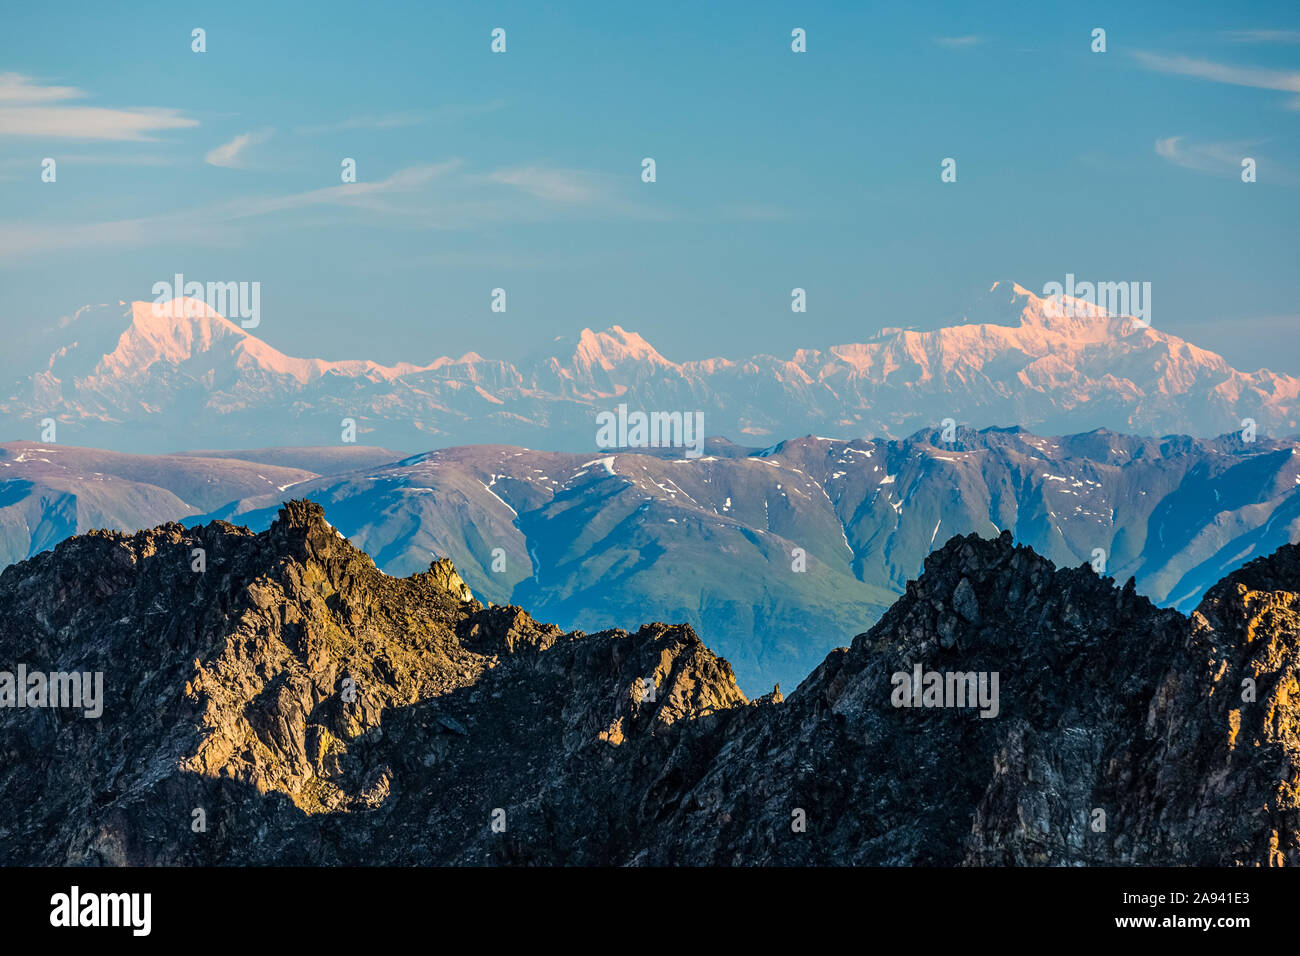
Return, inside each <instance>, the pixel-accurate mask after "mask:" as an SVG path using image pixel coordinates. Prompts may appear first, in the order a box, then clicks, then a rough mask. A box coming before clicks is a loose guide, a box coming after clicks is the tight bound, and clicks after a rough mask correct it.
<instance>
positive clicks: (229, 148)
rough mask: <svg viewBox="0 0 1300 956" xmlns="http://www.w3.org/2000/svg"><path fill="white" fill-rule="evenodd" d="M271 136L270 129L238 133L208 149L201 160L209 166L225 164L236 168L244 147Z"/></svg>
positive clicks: (263, 140)
mask: <svg viewBox="0 0 1300 956" xmlns="http://www.w3.org/2000/svg"><path fill="white" fill-rule="evenodd" d="M270 138H271V130H263V131H261V132H257V133H240V134H239V135H238V136H236V137H235V138H234V139H232V140H231V141H230V142H228V143H222V144H221V145H220V146H218V147H217V148H216V149H213V150H209V151H208V154H207V155H206V156H204V157H203V161H204V162H205V163H207V164H209V165H210V166H226V167H229V168H236V167H238V166H239V165H240V164H241V157H242V155H243V152H244V150H245V149H247V148H248V147H249V146H254V145H256V144H258V143H264V142H266V141H267V140H268V139H270Z"/></svg>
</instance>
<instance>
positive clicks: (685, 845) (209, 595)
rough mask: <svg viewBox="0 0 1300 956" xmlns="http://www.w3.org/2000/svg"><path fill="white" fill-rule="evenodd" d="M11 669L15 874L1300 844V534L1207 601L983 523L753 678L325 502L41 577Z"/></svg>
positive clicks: (39, 561) (2, 593) (1140, 858)
mask: <svg viewBox="0 0 1300 956" xmlns="http://www.w3.org/2000/svg"><path fill="white" fill-rule="evenodd" d="M758 467H765V466H763V465H761V464H760V465H759V466H758ZM196 551H201V552H203V553H204V554H206V556H207V561H206V565H205V566H204V567H202V568H197V567H196V566H195V564H194V559H193V555H194V554H195V552H196ZM629 613H635V612H629ZM0 660H3V661H5V662H7V663H11V662H17V665H20V666H23V667H25V668H27V670H26V671H23V672H20V673H23V674H25V676H26V680H25V681H24V684H25V686H24V687H23V688H22V690H23V692H28V691H30V694H29V696H27V697H26V701H27V706H25V707H16V706H12V698H13V694H14V684H13V681H12V678H13V675H12V673H9V672H6V674H5V675H0V676H3V677H8V678H9V682H8V683H4V682H3V681H0V697H3V696H4V695H5V694H6V693H7V694H8V698H9V700H8V705H7V706H4V707H0V863H3V864H5V865H16V864H44V865H53V864H64V865H67V864H74V865H192V866H216V865H232V864H235V865H238V864H245V865H256V864H273V863H274V864H282V865H283V864H307V865H329V864H345V865H365V866H376V865H421V864H423V865H429V864H460V865H491V864H516V865H519V864H543V865H545V864H570V865H575V864H576V865H604V866H609V865H732V866H734V865H750V864H763V865H810V864H813V865H886V866H897V865H930V866H951V865H976V866H979V865H1009V864H1013V865H1057V866H1069V865H1073V866H1079V865H1098V866H1123V865H1134V864H1139V865H1147V864H1163V865H1198V866H1234V865H1236V866H1240V865H1246V866H1254V865H1259V866H1295V865H1296V864H1300V810H1298V809H1297V807H1298V806H1300V803H1298V801H1297V793H1296V788H1297V783H1296V781H1297V779H1300V736H1298V734H1297V728H1298V727H1300V693H1297V684H1296V673H1297V668H1298V667H1300V547H1297V546H1295V545H1284V546H1283V547H1281V548H1279V549H1278V550H1277V551H1275V552H1274V553H1272V554H1271V555H1268V556H1265V557H1261V558H1258V559H1256V560H1254V561H1251V562H1250V563H1248V564H1247V565H1245V566H1244V567H1242V568H1239V569H1238V570H1236V571H1234V572H1233V573H1232V574H1231V575H1229V576H1228V577H1227V578H1225V579H1224V580H1223V581H1221V582H1219V583H1218V584H1216V585H1215V586H1213V587H1212V588H1210V589H1209V591H1208V592H1207V593H1206V595H1205V596H1204V598H1203V599H1202V600H1201V601H1200V603H1199V604H1198V606H1197V608H1196V610H1195V611H1194V612H1193V613H1192V615H1191V616H1190V617H1184V616H1183V615H1182V614H1181V613H1179V612H1178V611H1176V610H1161V609H1158V608H1156V607H1155V606H1153V605H1152V604H1151V603H1150V602H1149V601H1147V600H1146V599H1145V598H1143V597H1141V596H1140V595H1138V594H1136V593H1135V592H1134V590H1133V588H1132V587H1131V585H1130V586H1126V587H1124V588H1117V587H1115V586H1114V584H1113V582H1111V581H1108V580H1107V579H1105V578H1103V577H1101V576H1099V575H1097V574H1095V573H1093V572H1092V571H1091V570H1090V569H1087V568H1073V569H1057V568H1055V567H1054V566H1053V565H1052V563H1051V562H1050V561H1048V560H1046V559H1045V558H1043V557H1042V556H1040V555H1038V554H1037V553H1036V552H1035V551H1034V550H1033V549H1031V548H1028V547H1023V546H1017V545H1016V544H1014V542H1013V541H1012V536H1011V534H1010V533H1009V532H1007V531H1003V532H1002V533H1001V534H998V535H996V536H994V537H991V538H990V537H981V536H979V535H974V534H971V535H966V536H956V537H953V538H951V539H950V540H948V541H947V542H946V543H945V544H943V545H942V546H941V547H939V548H938V549H937V550H935V551H934V552H933V553H932V554H930V555H929V556H928V557H927V558H926V560H925V567H924V571H923V573H922V574H921V575H920V577H919V578H917V579H916V580H913V581H909V582H908V583H907V584H906V586H905V588H904V593H903V595H902V596H901V597H900V598H899V599H898V601H897V602H896V603H895V604H894V605H893V606H892V607H891V608H890V610H889V611H888V612H887V613H886V614H885V616H884V617H883V618H882V619H881V620H880V621H879V622H878V623H877V624H876V625H875V626H874V627H873V628H871V629H870V630H868V631H866V632H864V633H861V634H859V635H858V636H857V637H855V638H854V639H853V640H852V642H851V644H850V645H849V646H847V647H841V648H838V649H836V650H833V651H832V652H831V653H830V654H828V655H827V656H826V657H825V659H824V660H823V661H822V662H821V663H820V664H819V665H818V666H817V667H816V669H815V670H814V671H813V672H812V673H811V674H810V675H809V676H808V677H807V678H806V679H805V680H804V681H803V682H802V683H801V684H800V685H799V687H798V688H797V689H796V690H795V691H794V693H793V694H791V695H790V697H789V698H788V699H784V698H782V696H781V695H780V694H779V693H776V692H773V693H771V694H767V695H764V696H763V697H761V698H759V699H757V700H753V701H751V700H749V699H748V698H747V697H746V695H745V694H744V693H742V691H741V690H740V689H739V687H738V686H737V685H736V682H735V679H734V674H733V672H732V669H731V667H730V666H729V665H728V663H727V662H726V661H725V660H723V659H720V658H718V657H717V656H715V655H714V654H713V652H712V651H710V650H709V648H708V647H707V646H706V645H705V643H704V642H703V641H702V640H701V639H700V637H699V636H697V634H696V633H695V632H694V631H693V630H692V629H691V628H689V627H687V626H680V625H679V626H668V625H664V624H648V625H645V626H643V627H641V628H639V629H638V630H636V631H635V632H626V631H622V630H606V631H602V632H599V633H595V634H584V633H581V632H571V633H565V632H563V631H561V630H560V629H559V628H557V627H554V626H551V625H545V624H539V623H538V622H537V621H535V620H534V619H533V618H532V617H531V616H530V615H529V614H527V613H526V612H525V611H523V610H522V609H521V608H518V607H503V606H496V607H484V606H483V605H482V604H480V603H479V602H478V601H477V600H475V599H474V598H473V597H472V596H471V595H470V594H469V591H468V589H467V588H466V587H465V585H464V582H463V581H462V580H461V579H460V577H459V576H458V575H457V573H456V571H455V569H454V567H453V566H452V565H451V563H450V562H449V561H446V560H439V561H435V562H432V563H431V564H430V565H429V566H428V568H427V569H426V570H424V571H421V572H419V573H417V574H414V575H411V576H409V577H406V578H394V577H390V576H387V575H385V574H383V573H382V572H380V571H379V570H378V569H377V568H376V567H375V565H374V564H373V562H372V561H371V560H370V559H369V558H368V557H367V556H366V555H365V554H364V553H363V552H361V551H358V550H357V549H356V548H354V547H353V546H352V545H351V544H349V543H348V542H347V541H346V540H345V539H344V538H343V537H342V535H341V534H339V533H338V532H337V531H336V530H335V529H334V528H333V527H332V525H331V524H330V523H329V522H327V521H326V517H325V513H324V512H323V511H322V509H321V508H320V506H319V505H314V504H311V503H309V502H305V501H291V502H289V503H287V504H286V505H285V507H284V508H282V509H281V510H280V511H279V513H278V514H277V516H276V519H275V520H274V521H273V522H272V523H271V525H270V527H269V528H268V529H267V530H266V531H263V532H261V533H258V534H254V533H252V532H250V531H248V530H247V529H243V528H238V527H234V526H232V525H229V524H226V523H223V522H211V523H209V524H206V525H204V526H202V527H192V528H185V527H183V526H181V525H179V524H168V525H164V526H161V527H158V528H156V529H153V530H150V531H140V532H136V533H134V534H129V535H124V534H119V533H111V532H100V533H94V534H89V535H80V536H76V537H74V538H71V539H68V540H65V541H63V542H61V543H60V544H59V545H58V546H56V547H55V548H54V549H53V550H52V551H46V552H42V553H41V554H39V555H37V556H36V557H34V558H32V559H31V560H28V561H24V562H21V563H19V564H17V565H13V566H11V567H8V568H6V569H5V570H4V571H3V572H0ZM32 672H37V673H39V674H41V675H42V677H43V676H44V675H45V674H46V673H49V674H54V675H56V676H57V677H58V680H59V682H60V683H59V685H58V686H59V687H61V688H62V690H61V691H60V693H59V694H55V693H54V692H53V691H50V690H48V688H47V687H46V685H44V684H36V683H32V682H31V678H32V676H33V675H32ZM73 672H76V673H78V674H84V675H86V679H87V681H89V679H90V678H92V677H94V678H95V679H96V680H97V681H98V682H99V690H98V691H96V692H95V694H94V695H93V696H94V698H95V700H94V707H93V708H92V709H88V710H84V711H83V709H81V707H80V705H81V704H84V703H85V702H86V698H85V695H84V694H83V695H82V696H81V697H79V698H74V697H73V696H72V695H71V694H70V692H69V690H68V688H69V687H70V686H73V685H70V684H69V681H68V678H67V675H68V674H70V673H73ZM914 673H915V674H921V673H927V674H929V675H937V680H938V682H939V683H938V686H940V687H941V688H942V687H947V688H948V689H949V690H948V691H947V692H945V693H946V694H947V696H945V695H944V693H938V694H934V695H932V694H931V688H932V682H931V681H930V678H929V677H926V687H927V689H926V690H925V692H924V695H922V694H921V693H920V690H919V685H918V687H917V692H916V693H904V694H900V692H899V688H900V687H905V682H906V681H907V679H908V678H909V675H912V674H914ZM953 675H956V677H957V681H954V680H953ZM900 680H902V681H903V682H904V683H903V684H900ZM964 680H969V681H970V682H971V683H969V684H963V683H961V681H964ZM49 686H50V687H53V686H55V685H49ZM75 686H79V687H85V686H86V685H85V683H81V684H79V685H75ZM963 686H967V687H974V686H978V687H979V688H980V691H979V695H978V696H979V708H978V709H977V708H976V707H975V706H974V701H973V700H972V698H970V697H967V696H966V695H965V694H960V695H958V694H956V693H954V692H953V690H952V689H953V688H958V689H960V688H961V687H963ZM5 687H7V688H8V690H7V691H6V690H5V689H4V688H5ZM987 689H991V691H992V692H991V693H990V694H986V693H985V690H987ZM51 695H52V696H51Z"/></svg>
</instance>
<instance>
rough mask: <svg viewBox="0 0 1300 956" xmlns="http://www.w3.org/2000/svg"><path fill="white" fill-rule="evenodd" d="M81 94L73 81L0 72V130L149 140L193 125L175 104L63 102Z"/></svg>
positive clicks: (49, 135) (60, 136)
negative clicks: (54, 83)
mask: <svg viewBox="0 0 1300 956" xmlns="http://www.w3.org/2000/svg"><path fill="white" fill-rule="evenodd" d="M85 96H86V94H85V93H84V92H83V91H81V90H79V89H77V88H76V87H73V86H46V85H42V84H40V83H37V82H36V81H34V80H33V79H32V78H31V77H29V76H24V75H22V74H20V73H3V74H0V135H3V136H42V137H46V138H56V139H77V140H107V141H124V140H127V141H129V140H151V139H153V138H154V136H153V135H152V134H154V133H159V132H163V131H166V130H174V129H188V128H190V127H193V126H198V125H199V121H198V120H196V119H191V118H189V117H188V116H185V115H183V114H182V113H181V112H180V111H179V110H175V109H167V108H160V107H136V108H131V109H109V108H105V107H98V106H80V105H76V104H73V103H69V102H68V101H69V100H76V99H82V98H84V97H85Z"/></svg>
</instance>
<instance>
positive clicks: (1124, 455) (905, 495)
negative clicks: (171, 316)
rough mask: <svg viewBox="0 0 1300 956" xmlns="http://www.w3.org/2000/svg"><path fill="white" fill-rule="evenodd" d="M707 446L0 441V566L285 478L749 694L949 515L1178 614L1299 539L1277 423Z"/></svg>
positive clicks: (208, 507)
mask: <svg viewBox="0 0 1300 956" xmlns="http://www.w3.org/2000/svg"><path fill="white" fill-rule="evenodd" d="M708 450H716V451H719V452H722V454H706V455H705V456H704V457H703V458H700V459H695V460H687V459H677V458H672V457H660V456H656V455H644V454H634V453H628V452H611V453H608V454H594V455H593V454H591V453H588V454H584V455H575V454H567V453H562V452H541V451H530V450H528V449H522V448H517V447H512V446H500V445H496V446H493V445H479V446H469V447H463V448H451V449H442V450H439V451H435V452H429V453H426V454H420V455H412V456H408V457H402V458H399V456H398V453H395V452H388V451H386V450H384V449H365V448H359V447H357V446H341V447H337V448H334V449H328V448H315V449H261V450H256V451H247V452H241V453H239V454H240V455H245V456H249V457H251V458H255V459H256V462H250V461H248V460H242V461H241V460H237V459H234V458H230V459H220V458H200V457H197V454H200V453H191V454H189V455H186V456H178V457H175V458H172V457H168V456H162V457H150V456H144V457H140V456H130V455H119V454H116V453H103V452H97V451H95V450H93V449H77V448H68V447H65V446H57V445H55V446H51V445H41V444H39V443H32V442H21V443H11V444H8V445H2V446H0V559H3V560H0V564H3V563H7V562H12V561H18V560H21V559H23V558H26V557H29V556H31V555H33V554H35V553H36V552H38V551H41V550H44V549H47V548H50V547H52V546H54V545H55V544H56V543H57V542H58V541H60V540H62V539H63V538H65V537H67V536H69V535H71V534H74V533H77V532H85V531H88V530H90V529H91V528H96V527H104V526H107V527H113V528H117V529H119V530H126V531H134V530H136V529H138V528H140V527H146V526H148V525H149V524H150V523H156V522H158V521H163V520H183V521H184V522H185V523H187V524H193V523H202V522H206V521H208V520H210V519H212V518H221V519H225V520H228V521H231V522H233V523H236V524H246V525H248V526H249V527H251V528H253V529H254V530H262V529H264V528H266V527H269V524H270V522H271V521H272V520H274V518H275V516H276V514H278V512H279V509H280V507H281V505H282V503H283V502H284V501H285V500H286V499H287V498H289V497H301V498H309V499H311V500H314V501H317V502H319V503H321V504H322V505H324V506H325V508H326V509H327V511H328V513H329V515H330V518H331V521H332V522H333V523H334V525H335V526H336V527H337V528H338V529H339V531H340V532H341V533H343V534H344V535H346V536H347V537H348V538H349V539H350V540H351V541H353V542H354V543H355V544H357V545H358V546H359V547H363V548H364V549H365V550H366V551H368V552H369V553H370V554H372V555H373V556H374V559H375V561H376V563H377V564H378V566H379V567H380V569H381V570H383V571H385V572H386V573H388V574H390V575H393V576H405V575H408V574H411V573H414V572H416V571H419V570H421V569H422V568H424V567H426V566H427V565H428V562H429V560H430V558H431V557H432V556H434V555H437V556H439V557H449V558H451V559H452V560H453V561H454V562H455V564H456V567H457V568H458V569H459V571H460V574H461V575H462V577H463V578H464V579H465V581H466V582H467V583H468V585H469V586H470V588H471V589H472V590H473V592H474V593H475V595H476V596H478V597H479V598H480V599H482V600H484V601H490V602H494V603H498V604H507V603H511V604H520V605H525V606H529V607H533V608H536V609H537V611H538V613H545V615H546V616H547V617H548V618H550V619H552V620H555V621H557V622H558V623H560V624H562V625H563V626H565V627H580V628H582V629H584V630H596V629H598V628H602V627H610V626H616V625H618V624H619V623H620V622H622V621H624V620H625V616H626V614H627V609H628V608H629V607H631V608H636V609H637V610H638V612H639V613H640V614H642V615H643V616H646V617H652V618H654V619H657V620H663V621H670V622H685V623H688V624H690V625H692V626H693V627H696V628H697V629H700V630H701V631H702V632H703V631H707V632H708V633H709V634H710V635H711V640H712V641H713V643H714V644H715V646H716V647H717V648H718V649H719V651H721V652H722V653H724V654H725V655H726V656H727V658H728V659H729V660H730V661H731V662H732V664H733V666H734V667H735V668H736V672H737V675H738V678H739V680H740V682H741V685H742V686H743V687H745V688H746V690H748V691H754V690H759V689H763V688H765V687H770V686H771V685H772V684H773V683H776V682H778V681H779V682H781V683H783V684H784V685H786V686H790V683H791V681H793V680H796V679H798V678H799V677H802V676H803V675H804V674H806V673H807V672H808V670H809V669H811V667H812V666H813V665H814V664H815V663H816V661H817V660H818V659H819V658H820V657H821V656H822V655H823V654H825V653H826V652H827V651H828V650H829V649H830V648H831V647H834V646H836V645H837V644H839V643H842V642H843V641H844V640H846V639H847V637H848V636H850V635H852V634H854V633H857V632H858V631H859V630H862V629H863V628H865V627H867V626H869V625H870V624H871V623H872V622H874V621H875V620H877V619H878V618H879V617H880V615H881V614H882V613H883V611H884V609H885V608H886V607H887V606H888V605H889V604H891V603H892V602H893V601H894V599H895V598H896V597H897V595H898V594H900V593H901V592H902V589H903V587H904V586H905V583H906V582H907V581H908V580H909V579H911V578H913V577H915V576H916V574H917V573H919V571H920V569H921V567H922V565H923V562H924V560H925V558H926V556H927V555H928V554H930V552H931V551H933V550H934V549H936V548H938V547H940V546H941V545H942V544H943V542H944V541H946V540H947V539H948V538H950V537H951V536H953V535H957V534H970V533H975V534H979V535H983V536H990V535H997V534H998V533H1000V532H1001V531H1004V530H1008V531H1010V532H1012V534H1013V536H1014V538H1015V540H1016V541H1017V542H1019V543H1023V544H1028V545H1030V546H1032V547H1033V548H1034V549H1035V550H1036V551H1038V552H1039V553H1041V554H1043V555H1045V556H1046V557H1048V558H1050V559H1051V560H1052V561H1054V562H1055V563H1057V564H1058V565H1060V566H1064V567H1071V566H1072V567H1078V566H1080V565H1081V564H1086V565H1089V566H1091V567H1095V568H1097V569H1098V570H1100V571H1102V572H1104V574H1105V575H1107V576H1111V577H1114V578H1115V579H1116V580H1118V581H1124V580H1125V579H1127V578H1128V577H1130V576H1132V577H1134V578H1135V579H1136V584H1137V588H1138V590H1139V591H1140V592H1141V593H1142V594H1144V595H1146V596H1147V597H1149V598H1151V599H1152V600H1154V601H1156V602H1157V603H1160V604H1168V605H1172V606H1174V607H1177V608H1179V609H1181V610H1184V611H1188V610H1191V608H1193V607H1194V606H1195V605H1196V603H1197V601H1199V600H1200V599H1201V597H1202V596H1203V595H1204V593H1205V590H1206V588H1207V587H1208V586H1209V585H1211V584H1212V583H1213V582H1215V581H1217V580H1219V579H1220V578H1222V577H1223V576H1224V575H1225V574H1227V573H1229V572H1231V571H1232V570H1234V569H1235V568H1237V567H1240V566H1241V565H1242V564H1243V563H1245V562H1247V561H1249V560H1251V559H1252V558H1255V557H1258V556H1260V555H1262V554H1266V553H1269V552H1270V551H1272V550H1274V549H1276V548H1277V547H1279V546H1281V545H1283V544H1287V543H1290V542H1295V541H1298V540H1300V443H1297V442H1296V441H1275V440H1270V439H1260V440H1258V441H1255V442H1244V441H1242V439H1241V436H1240V435H1237V434H1233V435H1228V436H1225V437H1223V438H1219V439H1212V440H1202V439H1191V438H1179V437H1169V438H1163V439H1154V438H1141V437H1136V436H1130V435H1120V434H1116V433H1114V432H1108V431H1104V430H1102V431H1095V432H1089V433H1084V434H1080V435H1070V436H1061V437H1040V436H1037V435H1034V434H1032V433H1030V432H1027V431H1025V430H1023V429H1018V428H1017V429H985V430H982V431H979V432H976V431H974V430H971V429H967V428H958V429H956V430H955V431H954V432H953V434H952V441H944V433H943V431H942V430H938V429H934V430H925V431H921V432H918V433H916V434H914V435H911V436H908V437H907V438H904V439H894V440H874V441H867V440H857V441H852V442H845V441H834V440H830V439H826V438H816V437H812V436H809V437H806V438H799V439H792V440H788V441H784V442H780V443H778V444H777V445H774V446H772V447H769V448H765V449H762V450H754V451H751V452H749V453H745V452H744V450H743V449H738V448H736V447H735V446H730V445H725V444H720V443H711V444H710V446H709V449H708ZM201 454H207V453H201ZM257 462H261V463H260V464H259V463H257ZM1090 573H1091V572H1090Z"/></svg>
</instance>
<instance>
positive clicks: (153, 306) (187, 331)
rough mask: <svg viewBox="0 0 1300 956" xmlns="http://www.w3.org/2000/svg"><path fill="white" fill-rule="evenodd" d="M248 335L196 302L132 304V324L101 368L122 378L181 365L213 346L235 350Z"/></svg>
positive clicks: (188, 299)
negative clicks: (158, 366) (158, 365)
mask: <svg viewBox="0 0 1300 956" xmlns="http://www.w3.org/2000/svg"><path fill="white" fill-rule="evenodd" d="M247 335H248V333H246V332H245V331H244V330H243V329H241V328H239V327H238V326H237V325H235V324H234V323H232V322H230V321H229V320H228V319H226V318H224V317H223V316H221V315H218V314H217V313H216V312H214V311H213V310H212V309H210V308H209V307H208V306H207V304H206V303H203V302H200V301H199V300H197V299H190V298H181V299H173V300H171V301H170V302H163V303H158V302H132V303H131V324H130V325H129V326H128V327H127V329H126V331H124V332H123V333H122V337H121V338H120V339H118V342H117V347H116V348H115V349H114V350H113V351H112V352H110V353H108V354H107V355H105V356H104V359H103V362H102V369H103V371H105V372H107V373H110V374H115V375H123V374H132V373H139V372H142V371H144V370H146V369H148V368H149V367H150V366H151V365H153V364H155V363H157V362H163V363H167V364H171V365H179V364H181V363H183V362H187V361H189V360H191V359H193V358H194V357H195V356H196V355H198V354H199V353H203V352H209V351H211V350H212V349H213V348H214V347H221V346H224V347H225V348H227V349H230V348H233V347H234V346H235V345H236V344H237V343H238V342H239V340H240V339H242V338H245V337H247Z"/></svg>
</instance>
